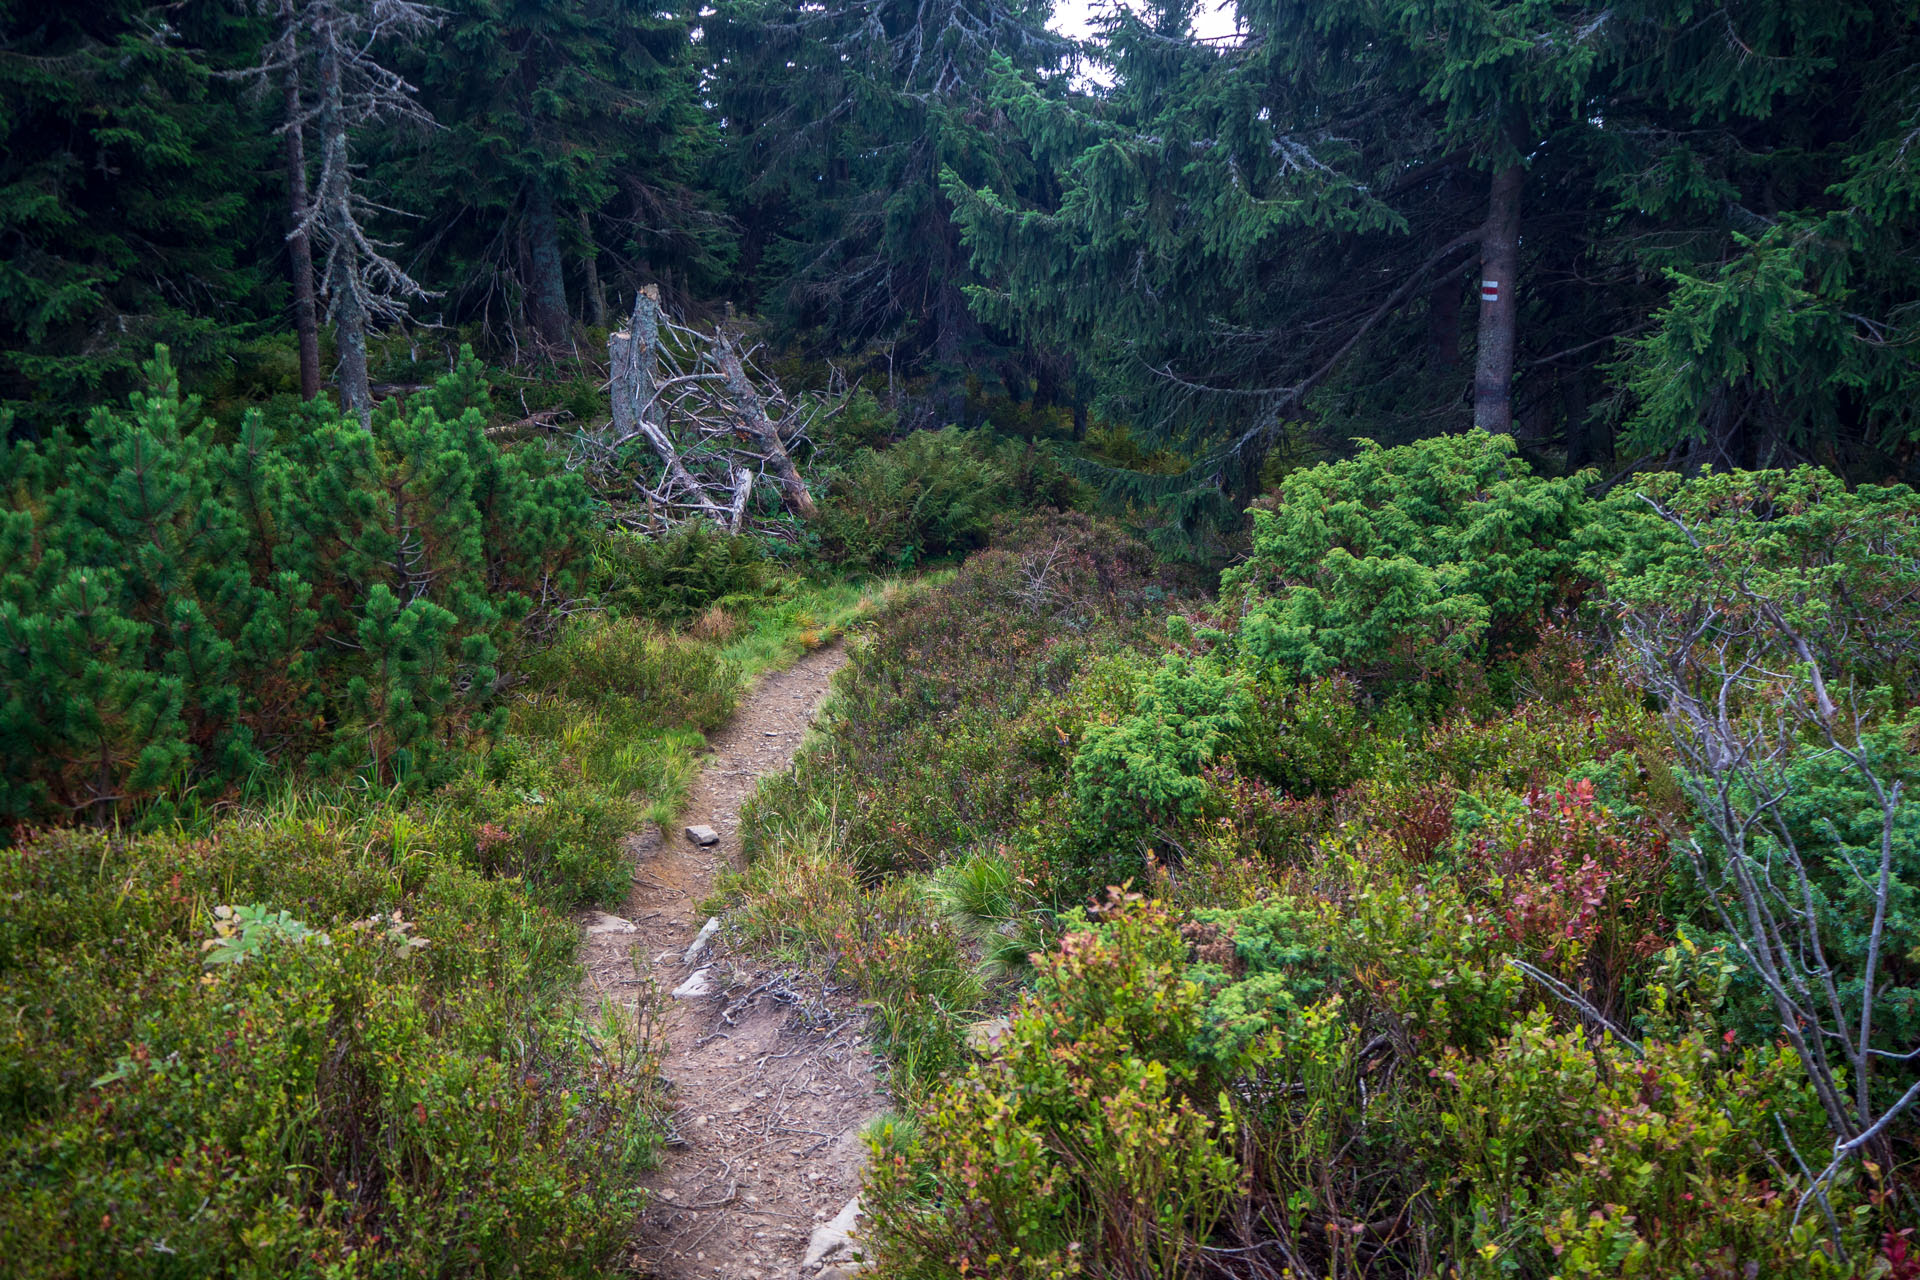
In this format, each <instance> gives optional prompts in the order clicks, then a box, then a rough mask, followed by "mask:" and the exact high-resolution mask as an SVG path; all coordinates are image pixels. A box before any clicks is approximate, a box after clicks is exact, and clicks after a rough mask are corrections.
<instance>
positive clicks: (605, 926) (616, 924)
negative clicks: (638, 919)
mask: <svg viewBox="0 0 1920 1280" xmlns="http://www.w3.org/2000/svg"><path fill="white" fill-rule="evenodd" d="M587 932H588V933H638V932H640V928H639V926H638V925H636V924H634V923H633V921H631V920H622V919H621V918H620V917H619V916H610V915H608V914H607V913H606V912H604V911H596V912H594V913H593V918H592V919H591V920H590V921H588V923H587Z"/></svg>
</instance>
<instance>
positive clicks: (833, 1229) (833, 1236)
mask: <svg viewBox="0 0 1920 1280" xmlns="http://www.w3.org/2000/svg"><path fill="white" fill-rule="evenodd" d="M859 1221H860V1197H859V1196H855V1197H854V1198H853V1199H851V1200H849V1201H847V1206H846V1208H844V1209H842V1210H840V1212H839V1213H837V1214H835V1215H834V1218H833V1221H831V1222H827V1223H823V1224H821V1225H820V1226H817V1227H815V1228H814V1229H813V1238H812V1239H810V1240H808V1241H807V1256H806V1258H805V1259H804V1260H803V1261H802V1262H801V1263H800V1269H801V1270H802V1271H811V1270H813V1268H815V1267H817V1266H819V1265H820V1264H821V1263H822V1262H826V1261H829V1260H832V1261H834V1262H839V1261H842V1260H843V1259H842V1255H845V1259H846V1260H851V1259H852V1256H853V1250H854V1244H855V1241H856V1240H857V1239H858V1237H857V1236H856V1235H855V1234H854V1227H855V1226H856V1225H858V1224H859Z"/></svg>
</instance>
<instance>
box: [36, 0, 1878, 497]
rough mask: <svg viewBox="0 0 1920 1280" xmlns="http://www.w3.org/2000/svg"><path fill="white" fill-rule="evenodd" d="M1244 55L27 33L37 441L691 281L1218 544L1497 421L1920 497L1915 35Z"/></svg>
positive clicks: (794, 22) (256, 10)
mask: <svg viewBox="0 0 1920 1280" xmlns="http://www.w3.org/2000/svg"><path fill="white" fill-rule="evenodd" d="M1237 14H1238V22H1239V27H1238V34H1237V35H1235V36H1233V37H1231V38H1216V39H1210V40H1198V39H1193V38H1190V37H1189V36H1188V34H1187V33H1188V31H1189V19H1190V17H1191V12H1190V10H1189V8H1187V7H1185V6H1182V5H1179V4H1170V5H1144V4H1143V5H1130V6H1111V7H1106V8H1102V9H1100V10H1098V11H1097V15H1096V16H1097V22H1096V31H1095V35H1094V38H1092V39H1091V40H1088V41H1072V40H1068V39H1065V38H1063V37H1061V36H1058V35H1056V34H1054V33H1053V32H1052V31H1050V30H1049V28H1048V27H1047V25H1046V24H1047V21H1048V18H1049V11H1048V9H1047V7H1046V6H1044V5H1022V4H1012V3H1003V2H1002V0H992V2H990V3H989V2H986V0H940V2H939V3H934V4H925V5H922V4H914V5H907V4H894V3H890V2H888V3H860V4H839V3H828V4H817V5H816V4H797V5H782V4H776V3H766V2H763V0H738V2H735V0H729V2H728V3H726V4H723V5H721V6H720V7H718V8H717V9H714V10H711V11H705V12H696V11H694V10H692V9H683V10H673V9H672V8H670V7H659V6H653V7H647V6H641V5H638V4H634V3H625V2H623V0H552V2H550V3H542V2H538V0H518V2H508V0H486V2H481V0H475V2H473V3H460V2H456V3H451V4H447V5H443V6H433V7H429V6H426V5H422V4H410V3H403V2H402V0H379V2H375V0H340V2H339V3H318V2H312V3H310V2H308V0H286V2H285V3H280V2H279V0H273V2H269V0H261V2H260V3H258V4H250V3H241V2H240V0H235V2H234V3H230V4H225V3H214V2H208V3H197V2H196V3H186V4H171V5H157V6H156V5H151V4H146V3H141V2H140V0H98V2H96V3H87V4H52V3H40V4H35V3H27V2H22V3H14V4H10V5H9V6H8V7H7V9H6V12H5V16H4V24H5V36H4V40H5V55H6V56H5V62H4V65H3V66H0V76H4V79H5V86H4V95H5V96H4V101H5V117H4V120H3V121H0V129H4V132H5V138H6V150H5V161H4V167H3V168H0V190H4V192H5V199H4V202H0V209H4V214H0V234H3V235H4V237H5V246H6V249H5V255H4V257H5V277H4V280H3V281H0V347H4V350H5V366H4V369H3V370H0V398H3V399H4V403H5V404H6V406H7V407H8V409H9V410H10V411H11V412H12V413H13V415H14V421H15V426H14V427H13V430H14V431H15V432H16V433H17V432H20V431H23V430H24V431H34V430H40V429H44V428H45V427H47V426H49V425H51V424H52V423H54V422H58V421H77V420H79V419H80V418H83V417H84V416H85V413H86V411H87V408H88V406H90V405H91V404H94V403H99V402H102V401H110V402H114V403H118V402H119V401H120V400H121V399H123V398H124V396H125V395H126V394H127V393H128V392H129V391H131V390H133V389H134V387H135V386H136V385H137V384H138V382H139V379H140V375H139V367H140V365H141V363H142V362H143V361H145V360H147V359H148V358H149V357H150V356H151V355H152V350H153V346H154V344H155V343H165V344H166V345H167V346H168V347H169V348H170V349H171V351H172V354H173V358H174V360H175V362H176V365H177V366H178V367H179V369H180V370H181V372H182V375H183V376H184V377H185V379H186V381H187V385H188V387H189V389H190V390H200V391H206V392H208V393H209V394H214V395H217V396H220V397H223V398H228V399H232V400H234V401H249V402H271V401H272V398H273V397H276V396H284V395H288V394H292V393H298V394H301V395H305V396H311V395H313V394H315V393H316V392H317V391H318V390H319V389H320V387H321V385H322V384H323V383H324V384H326V385H328V386H331V387H335V388H337V389H338V394H340V395H343V396H346V397H348V398H349V399H355V400H357V399H358V398H361V397H364V396H365V395H367V394H368V393H367V392H366V391H365V390H364V388H363V386H362V384H363V383H365V382H366V381H367V378H365V377H363V376H362V375H361V374H359V373H358V372H357V369H358V365H359V362H360V357H359V356H358V354H356V353H357V352H358V350H359V348H360V347H361V346H362V345H363V344H368V345H369V351H370V354H369V356H368V359H369V360H370V362H371V365H372V373H371V374H370V375H368V376H369V377H370V378H371V381H372V385H373V386H375V387H381V386H391V385H413V384H418V383H420V382H422V381H424V380H426V375H425V374H423V373H421V372H420V371H418V370H417V369H414V368H413V367H412V366H414V365H416V364H418V363H420V362H422V361H424V362H426V363H427V364H428V365H430V366H432V367H434V368H438V369H444V368H445V367H446V366H447V365H448V363H449V361H448V359H447V353H448V352H450V351H452V350H454V349H457V346H458V343H459V342H462V341H465V342H470V343H471V344H472V345H473V346H474V348H475V350H476V351H478V352H479V353H480V355H481V356H482V357H483V358H484V359H486V360H488V361H489V362H496V363H499V364H501V365H504V366H507V367H512V368H515V369H516V370H532V369H539V368H546V367H550V366H552V365H554V364H556V363H563V362H566V361H571V360H575V359H578V358H580V357H581V356H583V355H584V356H585V357H586V358H587V359H588V360H589V362H591V361H592V359H593V358H594V356H595V353H596V352H598V351H602V350H603V345H602V341H601V339H599V338H596V337H593V336H592V335H593V334H594V333H595V332H596V331H598V330H603V329H605V328H606V327H607V326H608V324H609V318H610V317H611V318H612V321H613V322H615V323H617V322H618V321H619V320H620V318H621V317H622V316H623V315H624V314H625V311H626V309H627V308H628V307H629V306H630V304H631V302H632V299H633V296H634V294H635V291H636V290H637V289H639V288H640V287H642V286H644V285H647V284H655V285H657V286H658V287H659V289H660V290H661V294H662V297H663V298H664V299H665V301H666V302H667V304H668V306H669V307H670V308H672V309H673V310H675V311H676V312H681V313H685V314H689V315H693V316H704V315H711V314H716V313H718V312H719V311H720V310H721V309H723V308H725V307H727V306H732V307H733V308H735V310H736V311H737V312H738V313H739V314H741V315H743V316H745V315H751V316H752V317H754V318H755V321H756V322H757V323H759V324H761V325H763V326H764V334H765V336H766V338H767V340H768V341H770V342H772V343H773V344H774V345H775V346H776V348H777V349H778V350H779V351H781V352H783V353H790V354H793V355H795V356H800V357H804V358H807V359H812V360H820V359H831V360H833V361H835V362H836V364H837V365H838V367H840V368H841V369H842V370H843V371H844V373H845V374H846V375H847V376H848V377H850V378H854V379H858V380H864V381H865V383H866V384H867V385H869V386H875V387H884V388H886V389H888V390H889V391H891V392H892V393H894V394H895V395H903V396H904V397H905V402H906V403H908V404H910V406H911V410H910V412H911V414H912V415H915V416H916V420H918V421H921V422H923V423H925V424H928V425H937V424H944V423H950V422H957V423H963V424H969V425H970V424H974V423H977V422H979V421H984V420H986V419H987V418H988V417H990V416H991V415H992V414H993V413H994V412H995V411H996V406H997V408H998V411H999V412H1000V413H1001V414H1002V416H1003V417H1005V418H1006V419H1007V420H1008V421H1012V420H1014V419H1015V418H1016V417H1017V416H1018V415H1017V414H1016V413H1015V412H1014V411H1015V410H1047V409H1053V408H1056V407H1058V408H1063V409H1065V410H1067V411H1068V413H1069V417H1070V422H1071V426H1070V427H1069V428H1068V429H1069V430H1071V431H1073V432H1075V433H1082V432H1084V431H1085V430H1086V429H1087V424H1089V423H1091V422H1099V423H1115V424H1122V425H1124V427H1125V428H1126V429H1127V430H1128V431H1129V432H1131V433H1132V435H1133V437H1134V438H1135V440H1136V442H1137V443H1138V445H1139V447H1140V448H1141V449H1143V450H1145V451H1146V452H1148V453H1151V452H1153V451H1154V450H1156V449H1159V448H1162V447H1166V448H1170V449H1171V450H1173V456H1174V457H1175V458H1177V460H1178V461H1179V462H1180V463H1182V464H1183V465H1182V466H1181V467H1180V469H1179V470H1177V471H1174V470H1173V469H1172V468H1171V466H1168V467H1161V468H1158V469H1157V470H1158V471H1161V472H1167V473H1168V474H1157V475H1155V476H1153V477H1151V478H1147V479H1142V478H1138V477H1137V476H1136V477H1125V476H1122V477H1118V478H1119V479H1121V480H1124V481H1127V482H1129V483H1131V484H1133V485H1134V486H1135V488H1136V489H1138V490H1139V491H1140V492H1141V493H1142V494H1143V495H1151V496H1155V497H1158V498H1161V499H1176V500H1178V501H1179V502H1180V503H1181V504H1183V505H1182V506H1181V510H1182V511H1183V512H1185V513H1187V514H1188V515H1189V516H1191V514H1192V512H1191V511H1190V510H1189V509H1190V508H1193V507H1195V506H1197V505H1200V504H1204V503H1206V502H1213V501H1215V500H1216V499H1223V500H1224V504H1225V505H1224V508H1223V509H1227V510H1231V509H1234V507H1235V504H1237V503H1239V502H1240V501H1241V500H1242V499H1244V498H1246V497H1248V496H1250V495H1251V494H1252V493H1254V492H1256V491H1257V489H1258V486H1259V476H1260V473H1261V468H1262V466H1263V465H1264V464H1265V462H1266V460H1267V459H1268V458H1270V457H1279V458H1282V459H1298V458H1299V457H1301V456H1303V451H1304V452H1305V453H1307V454H1311V453H1312V452H1313V451H1316V450H1319V451H1324V450H1326V449H1334V450H1338V449H1340V448H1342V447H1344V442H1345V441H1346V440H1347V439H1348V438H1350V437H1353V436H1360V435H1364V436H1367V437H1369V438H1374V439H1379V440H1382V441H1394V442H1402V441H1407V440H1413V439H1418V438H1421V437H1425V436H1431V435H1438V434H1445V433H1448V432H1452V431H1457V430H1460V429H1461V428H1463V427H1465V426H1466V425H1468V424H1470V423H1471V424H1477V425H1480V426H1483V427H1486V428H1488V429H1492V430H1499V431H1506V430H1509V429H1510V430H1511V431H1512V432H1513V434H1514V435H1515V438H1516V439H1517V440H1518V441H1519V442H1520V444H1521V447H1522V448H1523V450H1524V451H1525V452H1526V453H1527V455H1528V456H1529V457H1530V458H1532V459H1535V460H1537V461H1538V462H1540V463H1541V464H1542V465H1545V466H1548V467H1551V468H1553V469H1556V470H1565V471H1572V470H1578V469H1579V468H1581V467H1583V466H1589V465H1591V466H1597V467H1599V468H1600V469H1601V470H1602V471H1603V473H1606V474H1612V473H1614V472H1615V471H1619V470H1624V469H1628V468H1631V467H1636V466H1638V467H1646V466H1662V465H1664V466H1679V467H1683V468H1690V469H1698V468H1699V467H1701V466H1707V465H1717V466H1722V467H1726V466H1747V467H1763V466H1770V465H1785V464H1790V463H1795V462H1802V461H1812V462H1817V463H1819V464H1821V465H1824V466H1827V467H1830V468H1833V469H1836V470H1838V471H1840V472H1841V473H1842V474H1845V475H1847V476H1849V477H1850V478H1855V479H1862V480H1885V479H1893V478H1911V477H1912V474H1913V468H1914V466H1915V453H1914V449H1913V433H1914V424H1913V419H1912V415H1911V409H1910V405H1911V402H1912V399H1913V395H1912V383H1911V377H1912V361H1911V359H1910V356H1911V351H1912V343H1913V337H1914V329H1913V326H1914V324H1915V317H1914V314H1913V310H1912V307H1911V305H1910V303H1911V301H1912V296H1913V274H1912V273H1913V270H1914V252H1915V251H1914V235H1913V231H1914V228H1913V225H1912V220H1913V217H1914V191H1915V187H1914V181H1915V180H1914V176H1913V165H1912V160H1911V155H1910V142H1911V140H1912V136H1913V129H1914V127H1915V116H1914V111H1915V108H1914V95H1915V92H1916V82H1915V70H1914V67H1915V60H1914V58H1913V56H1912V49H1913V41H1914V39H1915V34H1914V29H1913V15H1912V14H1910V13H1909V12H1907V11H1906V10H1905V9H1903V8H1901V7H1900V6H1899V5H1896V4H1878V3H1875V4H1845V3H1843V4H1795V3H1780V2H1777V0H1755V3H1751V4H1745V5H1742V4H1713V5H1693V4H1687V3H1672V2H1667V3H1646V4H1639V3H1620V4H1606V5H1602V4H1597V3H1596V4H1591V5H1581V4H1565V3H1559V4H1545V3H1537V4H1516V3H1494V2H1492V0H1488V2H1486V3H1462V4H1444V5H1426V4H1388V5H1378V4H1348V3H1344V2H1343V0H1342V2H1334V3H1316V4H1291V3H1276V4H1269V3H1264V2H1262V3H1247V4H1243V5H1241V6H1239V8H1238V9H1237ZM1486 281H1493V282H1496V283H1494V284H1485V283H1483V282H1486ZM296 357H297V361H298V367H297V368H296ZM1021 421H1022V423H1023V425H1024V426H1026V428H1027V429H1028V430H1029V431H1036V430H1040V429H1042V424H1041V422H1040V421H1039V420H1038V419H1035V420H1032V421H1028V420H1024V419H1023V420H1021Z"/></svg>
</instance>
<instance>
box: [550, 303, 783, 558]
mask: <svg viewBox="0 0 1920 1280" xmlns="http://www.w3.org/2000/svg"><path fill="white" fill-rule="evenodd" d="M607 348H608V355H609V356H610V357H611V362H612V366H613V378H612V393H613V421H612V423H611V424H609V425H608V426H606V427H603V428H601V429H599V430H597V431H587V432H582V433H580V434H579V435H578V436H576V437H575V439H576V445H575V448H574V456H573V465H575V466H576V467H578V468H581V469H584V470H585V471H587V473H588V474H589V475H590V476H591V477H592V479H593V480H594V482H595V486H596V488H598V489H599V491H600V493H601V494H602V495H603V496H605V497H606V498H608V500H609V501H611V502H612V503H613V505H614V508H615V511H616V513H617V515H618V518H619V519H620V520H621V521H622V522H623V523H625V524H627V525H629V526H631V527H633V528H637V529H642V530H645V531H647V532H651V533H660V532H664V531H665V530H667V529H669V528H671V527H673V526H674V525H677V524H681V523H683V522H685V521H687V520H711V521H713V522H714V523H715V524H718V525H719V526H721V527H722V528H724V529H726V530H727V531H728V532H730V533H739V532H741V531H742V530H744V529H747V528H749V527H754V526H759V527H762V528H776V527H780V526H783V525H784V526H790V524H791V521H790V520H788V519H785V518H783V517H784V516H785V515H786V514H788V513H790V514H791V515H792V516H798V517H799V518H801V519H805V518H807V517H809V516H811V515H813V514H814V503H813V494H812V493H811V492H810V491H809V490H808V488H807V482H806V479H805V478H804V477H803V476H802V475H801V474H800V468H799V466H798V465H797V464H796V463H795V462H794V455H795V454H796V453H799V454H801V455H802V456H805V454H806V453H807V452H808V447H807V444H808V442H807V429H808V427H809V426H810V425H811V424H812V422H813V416H814V415H813V413H811V412H809V411H808V409H807V408H805V407H803V406H802V405H800V404H796V403H795V402H793V401H790V400H789V399H788V398H787V397H786V395H785V394H784V393H783V392H782V391H781V390H780V388H779V385H778V384H777V383H776V382H774V380H773V379H772V378H771V377H769V376H767V375H766V374H764V373H762V372H761V371H759V370H758V369H755V368H754V367H753V364H752V351H751V350H743V349H742V343H741V341H740V340H739V339H738V338H737V337H735V336H734V335H733V334H731V333H729V332H728V331H727V330H726V329H725V328H723V327H721V326H718V325H716V326H715V327H714V329H713V331H712V332H711V333H704V332H702V331H700V330H698V329H694V328H691V327H689V326H687V325H683V324H680V323H678V322H677V321H675V320H674V319H672V318H671V317H670V316H668V315H667V314H666V312H665V311H664V309H662V307H661V306H660V299H659V291H658V290H657V289H655V288H653V287H652V286H648V287H647V288H646V289H643V290H641V292H640V296H639V297H637V298H635V299H634V304H633V316H632V318H631V323H630V324H629V326H628V327H627V329H626V330H625V331H623V332H617V333H615V334H613V335H612V336H611V337H610V338H609V339H608V342H607Z"/></svg>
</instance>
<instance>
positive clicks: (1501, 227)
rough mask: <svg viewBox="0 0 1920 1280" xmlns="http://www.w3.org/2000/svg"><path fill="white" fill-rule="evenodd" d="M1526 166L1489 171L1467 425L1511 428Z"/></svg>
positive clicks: (1511, 166) (1504, 430)
mask: <svg viewBox="0 0 1920 1280" xmlns="http://www.w3.org/2000/svg"><path fill="white" fill-rule="evenodd" d="M1525 180H1526V170H1525V169H1524V168H1523V167H1522V166H1520V165H1517V164H1515V165H1509V166H1508V167H1506V168H1505V169H1502V170H1500V171H1499V172H1498V173H1496V174H1494V175H1493V189H1492V192H1491V194H1490V196H1489V198H1488V201H1487V221H1486V226H1485V228H1484V229H1483V230H1482V232H1481V237H1480V347H1479V357H1478V361H1477V363H1476V365H1475V368H1474V371H1473V425H1474V426H1476V427H1479V428H1481V429H1482V430H1484V431H1495V432H1507V431H1511V430H1512V429H1513V356H1514V320H1515V317H1516V316H1517V315H1518V313H1519V296H1518V295H1519V283H1520V281H1519V275H1520V191H1521V188H1522V186H1523V184H1524V183H1525Z"/></svg>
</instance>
